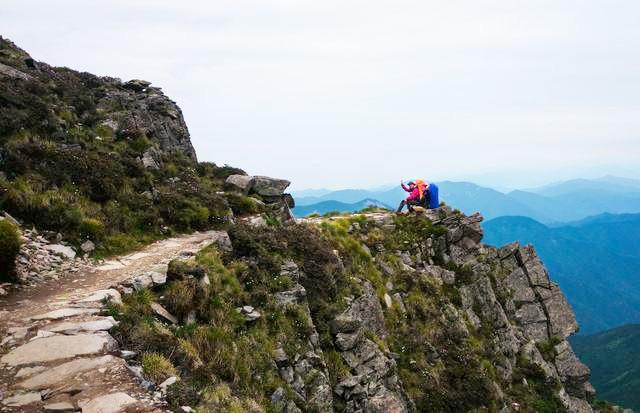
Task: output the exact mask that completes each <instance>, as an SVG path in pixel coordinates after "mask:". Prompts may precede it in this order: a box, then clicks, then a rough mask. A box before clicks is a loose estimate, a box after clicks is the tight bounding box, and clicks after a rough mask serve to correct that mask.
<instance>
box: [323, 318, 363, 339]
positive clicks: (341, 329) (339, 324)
mask: <svg viewBox="0 0 640 413" xmlns="http://www.w3.org/2000/svg"><path fill="white" fill-rule="evenodd" d="M361 325H362V321H361V320H358V319H356V318H354V317H353V316H351V315H349V314H340V315H338V316H337V317H336V318H335V319H334V320H333V321H331V323H330V327H331V332H332V333H333V334H337V333H352V332H354V331H356V330H358V329H359V328H360V326H361Z"/></svg>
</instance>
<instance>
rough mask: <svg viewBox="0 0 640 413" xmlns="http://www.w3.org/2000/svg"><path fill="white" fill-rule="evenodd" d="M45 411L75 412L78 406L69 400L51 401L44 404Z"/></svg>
mask: <svg viewBox="0 0 640 413" xmlns="http://www.w3.org/2000/svg"><path fill="white" fill-rule="evenodd" d="M43 408H44V411H45V412H75V411H76V408H75V407H74V406H73V404H71V403H69V402H58V403H49V404H45V405H44V407H43Z"/></svg>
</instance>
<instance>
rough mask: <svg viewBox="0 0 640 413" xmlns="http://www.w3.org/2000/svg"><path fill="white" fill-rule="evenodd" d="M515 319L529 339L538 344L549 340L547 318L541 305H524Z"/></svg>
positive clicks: (517, 312)
mask: <svg viewBox="0 0 640 413" xmlns="http://www.w3.org/2000/svg"><path fill="white" fill-rule="evenodd" d="M515 318H516V320H517V321H518V324H520V325H521V326H522V327H523V329H524V331H525V334H526V335H527V336H528V337H529V338H531V339H533V340H535V341H537V342H542V341H546V340H548V339H549V332H548V328H547V316H546V315H545V313H544V310H543V309H542V306H541V305H540V304H539V303H537V302H536V303H528V304H524V305H523V306H522V307H520V309H518V311H516V314H515Z"/></svg>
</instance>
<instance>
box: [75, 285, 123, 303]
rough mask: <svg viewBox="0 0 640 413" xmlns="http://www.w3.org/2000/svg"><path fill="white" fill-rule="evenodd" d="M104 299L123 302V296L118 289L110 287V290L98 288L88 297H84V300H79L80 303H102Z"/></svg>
mask: <svg viewBox="0 0 640 413" xmlns="http://www.w3.org/2000/svg"><path fill="white" fill-rule="evenodd" d="M103 300H108V301H111V302H114V303H116V304H121V303H122V296H121V295H120V293H119V292H118V291H117V290H114V289H113V288H110V289H108V290H98V291H95V292H93V293H92V294H91V295H89V296H88V297H86V298H83V299H82V300H79V301H78V302H79V303H96V302H97V303H100V302H102V301H103Z"/></svg>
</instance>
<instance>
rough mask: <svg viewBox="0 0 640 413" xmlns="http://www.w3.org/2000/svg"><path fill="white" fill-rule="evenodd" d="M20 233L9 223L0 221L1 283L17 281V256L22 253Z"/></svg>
mask: <svg viewBox="0 0 640 413" xmlns="http://www.w3.org/2000/svg"><path fill="white" fill-rule="evenodd" d="M20 243H21V242H20V233H19V232H18V229H17V228H16V227H15V225H13V224H12V223H10V222H9V221H7V220H6V219H5V220H2V221H0V281H13V280H14V279H15V264H16V256H17V255H18V253H19V252H20Z"/></svg>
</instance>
